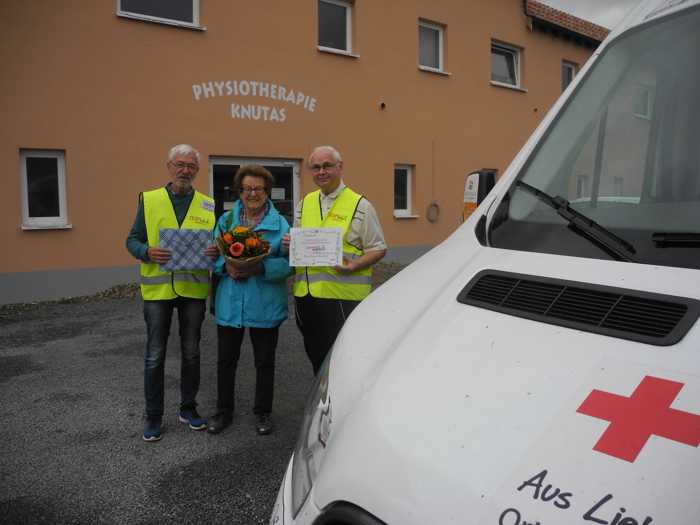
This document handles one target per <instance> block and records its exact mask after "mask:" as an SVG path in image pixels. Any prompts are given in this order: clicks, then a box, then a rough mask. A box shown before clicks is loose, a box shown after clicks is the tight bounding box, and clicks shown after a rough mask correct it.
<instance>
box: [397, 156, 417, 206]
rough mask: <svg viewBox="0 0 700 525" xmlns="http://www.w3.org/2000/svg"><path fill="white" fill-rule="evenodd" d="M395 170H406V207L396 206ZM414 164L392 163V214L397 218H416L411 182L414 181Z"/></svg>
mask: <svg viewBox="0 0 700 525" xmlns="http://www.w3.org/2000/svg"><path fill="white" fill-rule="evenodd" d="M396 170H406V180H405V183H406V208H396V189H395V185H396ZM413 172H414V166H413V165H412V164H394V190H393V191H392V193H393V204H392V207H393V214H394V217H395V218H397V219H400V218H416V217H417V215H414V213H413V182H414V176H413Z"/></svg>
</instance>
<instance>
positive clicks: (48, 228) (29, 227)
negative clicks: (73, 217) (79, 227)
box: [22, 224, 73, 231]
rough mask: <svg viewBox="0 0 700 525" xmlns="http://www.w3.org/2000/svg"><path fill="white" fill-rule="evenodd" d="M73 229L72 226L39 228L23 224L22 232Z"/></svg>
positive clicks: (57, 225)
mask: <svg viewBox="0 0 700 525" xmlns="http://www.w3.org/2000/svg"><path fill="white" fill-rule="evenodd" d="M71 229H73V225H72V224H47V225H45V226H38V225H27V224H23V225H22V230H23V231H31V230H71Z"/></svg>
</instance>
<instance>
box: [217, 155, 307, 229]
mask: <svg viewBox="0 0 700 525" xmlns="http://www.w3.org/2000/svg"><path fill="white" fill-rule="evenodd" d="M243 164H260V165H261V166H264V167H265V168H266V169H268V170H269V171H270V173H272V175H273V177H274V178H275V184H274V185H273V187H272V193H271V195H270V200H271V201H272V202H273V204H274V205H275V207H276V208H277V211H279V212H280V214H281V215H282V216H283V217H284V218H285V219H287V222H288V223H289V224H290V225H291V224H292V223H293V221H294V206H295V203H296V202H297V200H298V198H299V195H298V193H299V161H296V160H283V159H265V158H258V159H251V158H241V157H210V158H209V180H210V184H211V189H212V195H213V197H214V201H215V203H216V206H215V210H214V211H215V213H216V218H217V220H218V218H219V217H220V216H221V215H222V214H223V213H224V212H225V211H227V210H230V209H231V208H233V203H234V202H235V201H236V199H238V195H236V193H235V192H234V190H233V177H234V175H235V174H236V171H238V168H240V167H241V166H242V165H243Z"/></svg>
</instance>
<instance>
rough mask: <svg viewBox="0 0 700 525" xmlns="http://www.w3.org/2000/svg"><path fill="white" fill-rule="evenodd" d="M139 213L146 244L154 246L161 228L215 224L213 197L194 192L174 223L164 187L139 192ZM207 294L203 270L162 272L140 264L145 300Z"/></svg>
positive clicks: (197, 227)
mask: <svg viewBox="0 0 700 525" xmlns="http://www.w3.org/2000/svg"><path fill="white" fill-rule="evenodd" d="M143 215H144V218H145V220H146V233H147V236H148V246H149V247H151V246H158V242H159V232H160V230H161V228H180V229H190V230H209V231H211V230H213V229H214V226H215V225H216V218H215V216H214V199H212V198H210V197H207V196H206V195H203V194H201V193H199V192H198V191H195V192H194V196H193V197H192V202H191V203H190V207H189V209H188V210H187V215H185V220H184V221H183V222H182V225H178V223H177V217H175V210H174V209H173V203H172V202H171V201H170V196H169V195H168V190H166V189H165V188H158V189H157V190H152V191H146V192H144V193H143ZM208 294H209V272H208V271H207V270H194V271H176V272H163V271H161V270H160V266H159V265H158V264H156V263H152V262H142V263H141V296H142V297H143V299H144V300H146V301H162V300H167V299H175V298H176V297H189V298H192V299H206V297H207V295H208Z"/></svg>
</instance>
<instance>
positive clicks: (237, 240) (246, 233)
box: [216, 226, 270, 269]
mask: <svg viewBox="0 0 700 525" xmlns="http://www.w3.org/2000/svg"><path fill="white" fill-rule="evenodd" d="M216 245H217V246H218V247H219V251H220V252H221V254H222V255H223V256H224V259H226V262H229V263H231V264H233V265H234V266H235V267H236V268H239V269H243V268H246V267H249V266H252V265H254V264H257V263H259V262H260V261H262V260H263V259H264V258H265V257H267V255H268V254H269V253H270V243H269V242H267V241H266V240H265V239H263V238H262V236H261V235H260V234H259V233H257V232H254V231H253V230H251V229H250V228H246V227H245V226H236V227H235V228H233V229H232V230H230V231H226V232H222V233H221V235H219V236H218V237H217V238H216Z"/></svg>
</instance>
